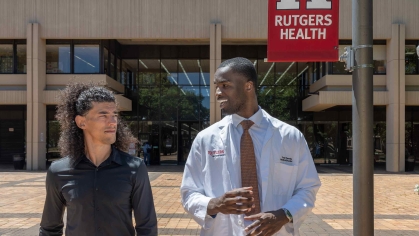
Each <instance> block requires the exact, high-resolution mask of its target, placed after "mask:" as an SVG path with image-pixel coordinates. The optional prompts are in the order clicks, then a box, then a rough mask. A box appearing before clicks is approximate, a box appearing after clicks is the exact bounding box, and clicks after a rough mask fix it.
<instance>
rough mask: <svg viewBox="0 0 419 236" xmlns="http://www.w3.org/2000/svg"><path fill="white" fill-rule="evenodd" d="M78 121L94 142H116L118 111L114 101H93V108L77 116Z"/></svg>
mask: <svg viewBox="0 0 419 236" xmlns="http://www.w3.org/2000/svg"><path fill="white" fill-rule="evenodd" d="M76 122H77V125H78V126H79V127H80V128H81V129H82V130H83V132H84V135H85V137H86V138H88V139H89V140H91V141H93V143H95V144H99V145H103V144H105V145H110V144H113V143H115V141H116V128H117V122H118V111H117V108H116V104H115V103H114V102H92V109H91V110H89V111H88V112H87V114H86V115H84V116H77V117H76Z"/></svg>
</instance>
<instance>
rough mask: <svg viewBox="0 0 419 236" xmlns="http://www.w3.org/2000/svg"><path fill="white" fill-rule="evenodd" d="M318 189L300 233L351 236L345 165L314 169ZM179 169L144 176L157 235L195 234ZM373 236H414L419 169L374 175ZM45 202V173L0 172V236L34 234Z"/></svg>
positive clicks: (418, 224) (418, 222)
mask: <svg viewBox="0 0 419 236" xmlns="http://www.w3.org/2000/svg"><path fill="white" fill-rule="evenodd" d="M317 168H318V172H319V174H320V179H321V181H322V187H321V188H320V190H319V193H318V195H317V199H318V200H317V202H316V208H315V209H314V210H313V213H311V214H310V215H309V216H308V218H307V219H306V221H305V223H304V224H303V226H302V228H301V235H309V236H311V235H314V236H316V235H319V236H320V235H322V236H323V235H324V236H325V235H352V174H351V167H341V166H329V167H323V166H319V167H317ZM182 169H183V167H182V166H151V167H150V168H149V176H150V181H151V185H152V188H153V195H154V203H155V206H156V211H157V218H158V226H159V235H199V226H198V225H197V224H196V223H195V222H194V221H193V220H192V219H191V217H190V216H189V215H188V214H186V213H185V212H184V210H183V208H182V206H181V205H180V196H179V186H180V182H181V179H182ZM374 181H375V183H374V184H375V191H374V194H375V195H374V198H375V235H380V236H381V235H383V236H384V235H389V236H390V235H391V236H395V235H412V236H413V235H415V236H417V235H419V195H417V194H415V193H414V192H413V188H414V186H415V184H419V171H418V166H416V169H415V172H413V173H412V172H410V173H401V174H392V173H387V172H385V171H383V170H382V169H377V170H376V171H375V177H374ZM44 199H45V172H26V171H13V170H7V169H3V170H0V235H24V236H26V235H37V232H38V228H39V222H40V219H41V214H42V209H43V204H44Z"/></svg>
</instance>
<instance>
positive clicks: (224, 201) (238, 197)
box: [207, 187, 255, 215]
mask: <svg viewBox="0 0 419 236" xmlns="http://www.w3.org/2000/svg"><path fill="white" fill-rule="evenodd" d="M252 189H253V188H252V187H244V188H237V189H233V190H231V191H228V192H226V193H225V194H224V195H223V196H221V197H218V198H213V199H211V200H210V202H209V203H208V207H207V214H208V215H215V214H217V213H219V212H220V213H223V214H238V215H239V214H244V213H246V212H249V211H250V210H252V208H254V207H255V205H254V203H253V201H254V199H253V191H252Z"/></svg>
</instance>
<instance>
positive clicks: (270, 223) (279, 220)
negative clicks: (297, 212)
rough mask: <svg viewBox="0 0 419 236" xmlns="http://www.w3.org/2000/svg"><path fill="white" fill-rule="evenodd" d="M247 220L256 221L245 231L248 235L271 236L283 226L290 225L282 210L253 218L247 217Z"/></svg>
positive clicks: (252, 216)
mask: <svg viewBox="0 0 419 236" xmlns="http://www.w3.org/2000/svg"><path fill="white" fill-rule="evenodd" d="M244 219H245V220H252V221H254V222H253V223H252V224H251V225H249V226H247V227H246V229H244V230H245V231H246V233H247V235H252V236H253V235H258V236H259V235H263V236H270V235H274V234H275V233H276V232H278V231H279V230H280V229H281V228H282V226H284V225H285V224H286V223H288V218H287V216H286V215H285V212H284V211H283V210H282V209H279V210H277V211H268V212H263V213H259V214H255V215H251V216H245V217H244Z"/></svg>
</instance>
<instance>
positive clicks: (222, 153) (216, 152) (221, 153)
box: [208, 150, 225, 157]
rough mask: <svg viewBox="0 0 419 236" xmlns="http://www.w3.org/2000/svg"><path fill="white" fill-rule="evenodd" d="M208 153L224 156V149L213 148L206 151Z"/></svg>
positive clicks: (213, 155) (214, 155)
mask: <svg viewBox="0 0 419 236" xmlns="http://www.w3.org/2000/svg"><path fill="white" fill-rule="evenodd" d="M208 155H210V156H212V157H221V156H225V153H224V150H214V151H208Z"/></svg>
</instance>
